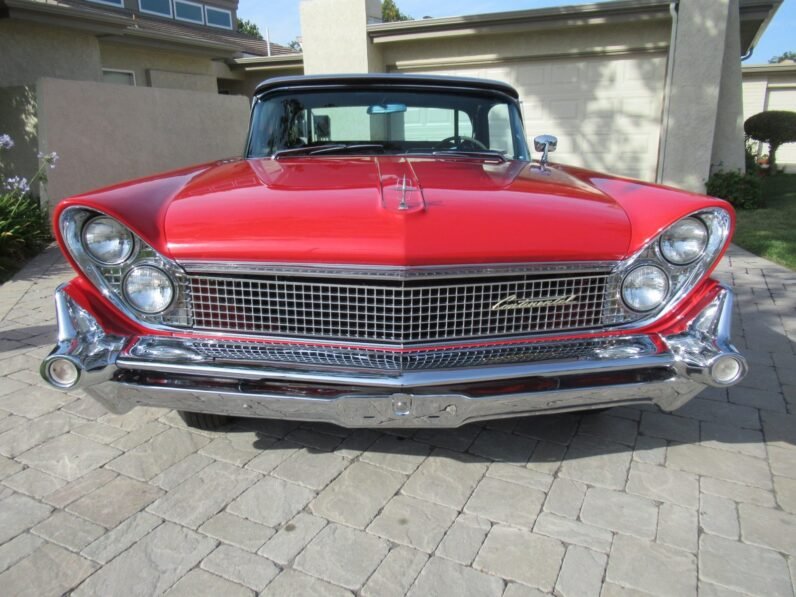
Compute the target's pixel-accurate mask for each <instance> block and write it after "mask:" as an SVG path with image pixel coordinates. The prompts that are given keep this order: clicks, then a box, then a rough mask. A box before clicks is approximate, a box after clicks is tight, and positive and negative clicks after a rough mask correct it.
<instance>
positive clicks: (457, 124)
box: [247, 88, 529, 160]
mask: <svg viewBox="0 0 796 597" xmlns="http://www.w3.org/2000/svg"><path fill="white" fill-rule="evenodd" d="M335 153H346V154H349V155H352V154H356V155H378V154H387V155H396V154H407V153H421V154H422V153H425V154H429V153H433V154H437V153H441V154H447V153H450V154H452V155H453V154H464V155H476V156H477V155H481V154H483V155H485V156H488V155H489V154H491V155H492V157H500V158H501V159H502V158H503V157H505V158H507V159H515V160H527V159H529V154H528V146H527V144H526V142H525V134H524V132H523V129H522V121H521V119H520V115H519V111H518V110H517V106H516V104H514V103H513V102H512V101H510V100H508V99H506V98H505V97H504V96H502V95H500V94H496V93H484V92H475V91H474V92H467V93H462V92H461V91H460V90H457V91H456V92H453V91H440V90H429V91H414V90H413V91H404V90H400V89H389V88H384V89H364V90H362V89H359V90H358V89H350V90H334V91H330V90H306V91H299V90H290V91H280V92H275V93H269V94H267V95H266V96H264V97H262V98H260V99H258V100H257V102H256V104H255V106H254V113H253V116H252V126H251V132H250V136H249V144H248V152H247V157H269V156H271V157H279V156H281V155H290V156H300V155H301V156H306V155H330V154H335Z"/></svg>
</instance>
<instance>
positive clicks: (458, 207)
mask: <svg viewBox="0 0 796 597" xmlns="http://www.w3.org/2000/svg"><path fill="white" fill-rule="evenodd" d="M163 230H164V233H165V239H164V240H165V242H166V244H167V249H168V253H169V254H171V255H172V256H173V257H174V258H176V259H178V260H188V259H190V260H225V261H286V262H318V263H361V264H390V265H424V264H450V263H490V262H507V261H509V262H510V261H515V262H518V261H577V260H590V261H591V260H613V259H619V258H621V257H623V256H624V255H625V254H626V252H627V248H628V243H629V239H630V231H631V227H630V223H629V221H628V217H627V215H626V213H625V211H624V210H623V209H622V208H621V207H620V206H619V205H618V204H617V203H616V201H614V200H613V199H611V198H610V197H609V196H608V195H606V194H605V193H603V192H602V191H600V190H599V189H597V188H595V187H594V186H592V185H589V184H587V183H586V182H584V181H582V180H580V179H578V178H576V177H574V176H571V175H570V174H567V173H566V172H563V171H560V170H550V171H548V172H541V171H539V169H538V166H531V165H530V164H528V163H526V162H516V161H513V162H512V161H509V162H502V163H495V162H485V161H484V160H481V159H439V158H434V157H417V158H410V159H407V158H399V157H356V158H352V157H328V158H327V157H324V158H320V157H294V158H284V159H280V160H271V159H262V160H239V161H235V162H231V163H224V164H219V165H216V166H214V167H212V168H208V169H205V170H202V171H199V172H197V173H196V174H195V175H193V176H191V177H190V180H188V181H187V182H186V183H185V184H184V186H183V187H182V188H181V189H180V190H179V191H178V192H176V193H175V194H174V195H173V198H172V199H171V201H170V202H169V205H168V208H167V209H166V210H164V213H163Z"/></svg>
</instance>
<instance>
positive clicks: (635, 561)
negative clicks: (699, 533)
mask: <svg viewBox="0 0 796 597" xmlns="http://www.w3.org/2000/svg"><path fill="white" fill-rule="evenodd" d="M606 579H607V580H609V581H610V582H612V583H616V584H617V585H620V586H623V587H628V588H630V589H635V590H637V591H643V592H645V593H648V594H650V595H661V596H664V595H671V596H672V597H681V596H685V595H696V587H697V583H696V581H697V561H696V557H695V556H693V555H692V554H689V553H686V552H684V551H680V550H677V549H672V548H671V547H667V546H665V545H659V544H657V543H650V542H647V541H643V540H641V539H637V538H635V537H629V536H625V535H617V537H616V539H615V540H614V545H613V547H612V548H611V556H610V559H609V561H608V570H607V571H606Z"/></svg>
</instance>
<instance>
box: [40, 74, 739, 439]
mask: <svg viewBox="0 0 796 597" xmlns="http://www.w3.org/2000/svg"><path fill="white" fill-rule="evenodd" d="M556 145H557V140H556V138H555V137H553V136H551V135H541V136H539V137H536V138H535V139H534V143H533V146H534V147H533V149H534V151H535V152H537V153H538V159H535V160H534V159H532V154H531V149H530V148H529V146H528V142H527V141H526V134H525V132H524V130H523V124H522V106H521V104H520V102H519V98H518V94H517V91H516V90H515V89H514V88H512V87H511V86H509V85H507V84H505V83H501V82H496V81H485V80H479V79H469V78H459V77H442V76H421V75H417V76H415V75H393V74H382V75H350V76H308V77H285V78H275V79H270V80H267V81H265V82H263V83H261V84H260V85H259V87H258V88H257V90H256V93H255V95H254V99H253V103H252V112H251V126H250V132H249V135H248V141H247V144H246V149H245V154H244V155H243V156H242V157H240V158H235V159H227V160H221V161H216V162H213V163H209V164H203V165H199V166H195V167H190V168H184V169H181V170H177V171H173V172H169V173H166V174H161V175H158V176H152V177H149V178H144V179H141V180H136V181H133V182H127V183H123V184H118V185H116V186H112V187H109V188H105V189H101V190H98V191H95V192H89V193H85V194H82V195H80V196H76V197H71V198H68V199H66V200H64V201H62V202H61V203H59V204H58V206H57V208H56V209H55V213H54V224H55V230H56V235H57V240H58V242H59V244H60V246H61V249H62V250H63V253H64V255H65V256H66V258H67V259H68V260H69V262H70V263H71V265H72V267H74V269H75V271H76V273H77V277H76V278H74V279H73V280H72V281H70V282H68V283H67V284H65V285H63V286H61V287H60V288H58V290H57V292H56V294H55V305H56V312H57V317H58V342H57V345H56V347H55V349H54V350H53V351H52V353H51V354H50V355H49V356H48V357H47V358H46V359H45V360H44V361H43V363H42V367H41V371H42V375H43V376H44V378H45V379H46V380H48V381H49V382H50V383H51V384H52V385H53V386H55V387H57V388H60V389H63V390H66V391H70V390H73V389H75V388H83V389H85V391H86V392H87V393H88V394H89V395H91V396H92V397H94V398H95V399H96V400H98V401H99V402H100V403H102V404H103V405H104V406H105V407H106V408H108V409H109V410H110V411H112V412H114V413H124V412H127V411H129V410H130V409H131V408H133V407H135V406H137V405H147V406H160V407H167V408H173V409H176V410H178V411H179V412H180V413H181V416H182V417H183V419H184V420H185V421H186V422H187V423H188V424H189V425H191V426H194V427H199V428H213V427H215V426H218V425H220V424H223V423H224V422H225V421H226V420H227V418H228V417H260V418H284V419H293V420H304V421H325V422H330V423H335V424H338V425H342V426H349V427H357V426H360V427H391V426H394V427H402V426H406V427H412V426H415V427H456V426H459V425H463V424H465V423H468V422H471V421H478V420H485V419H494V418H502V417H517V416H524V415H531V414H541V413H552V412H562V411H570V410H588V409H606V408H610V407H615V406H620V405H628V404H639V403H649V404H655V405H657V406H659V407H660V408H661V409H663V410H665V411H671V410H674V409H677V408H678V407H680V406H681V405H683V404H684V403H685V402H687V401H688V400H690V399H691V398H693V397H694V396H695V395H696V394H698V393H699V392H700V391H701V390H703V389H704V388H706V387H707V386H718V387H723V386H729V385H732V384H735V383H737V382H738V381H739V380H740V379H741V378H742V377H743V376H744V375H745V373H746V371H747V364H746V360H745V359H744V357H743V356H742V355H740V354H739V353H738V351H737V350H736V349H735V348H734V347H733V346H732V344H731V341H730V322H731V313H732V308H733V307H732V305H733V293H732V291H731V290H730V289H729V288H727V287H726V286H723V285H722V284H720V283H719V282H718V281H716V280H714V279H712V278H711V277H710V274H711V272H712V271H713V269H714V268H715V267H716V265H717V263H718V262H719V260H720V259H721V257H722V255H723V253H724V252H725V250H726V249H727V246H728V244H729V242H730V238H731V235H732V231H733V226H734V213H733V210H732V208H731V207H730V206H729V205H728V204H727V203H725V202H724V201H722V200H719V199H715V198H711V197H707V196H703V195H698V194H693V193H689V192H685V191H681V190H677V189H674V188H668V187H663V186H657V185H655V184H650V183H646V182H641V181H638V180H632V179H629V178H624V177H621V176H611V175H608V174H602V173H598V172H593V171H589V170H586V169H583V168H578V167H569V166H565V165H559V164H553V163H551V161H550V153H551V152H553V151H554V150H555V149H556Z"/></svg>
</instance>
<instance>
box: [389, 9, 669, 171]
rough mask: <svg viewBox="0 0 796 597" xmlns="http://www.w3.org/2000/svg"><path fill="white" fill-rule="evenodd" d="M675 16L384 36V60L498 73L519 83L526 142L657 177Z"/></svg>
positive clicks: (563, 157) (405, 66)
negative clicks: (540, 141) (548, 137)
mask: <svg viewBox="0 0 796 597" xmlns="http://www.w3.org/2000/svg"><path fill="white" fill-rule="evenodd" d="M668 39H669V23H668V21H649V22H637V23H634V24H633V27H628V25H627V24H624V25H594V26H591V27H584V28H571V29H560V30H551V29H540V30H539V31H533V32H523V33H507V34H504V35H469V36H456V37H450V38H434V39H422V40H411V41H410V40H407V41H400V42H399V41H396V42H391V43H384V44H381V45H383V46H384V50H383V54H384V61H385V63H386V64H387V68H388V69H389V70H391V71H398V72H413V73H418V72H425V73H435V74H448V75H462V76H469V77H481V78H487V79H497V80H500V81H505V82H507V83H509V84H511V85H513V86H514V87H515V88H516V89H517V90H518V91H519V93H520V97H521V100H522V102H523V113H524V120H525V128H526V133H527V135H528V139H529V142H530V141H531V140H532V139H533V137H534V136H535V135H538V134H542V133H550V134H553V135H556V136H557V137H559V144H558V151H557V153H556V154H555V155H554V156H553V159H554V161H560V162H562V163H567V164H572V165H577V166H585V167H587V168H593V169H596V170H603V171H608V172H613V173H616V174H620V175H625V176H631V177H634V178H642V179H645V180H655V175H656V168H657V161H658V144H659V140H660V127H661V110H662V102H663V86H664V81H665V78H666V45H667V44H668Z"/></svg>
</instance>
